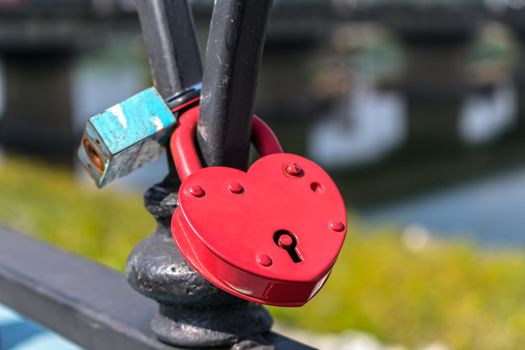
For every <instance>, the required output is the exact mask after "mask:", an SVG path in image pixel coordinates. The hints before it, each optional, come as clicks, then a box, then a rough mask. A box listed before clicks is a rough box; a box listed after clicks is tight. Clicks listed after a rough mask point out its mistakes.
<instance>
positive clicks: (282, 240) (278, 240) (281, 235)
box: [273, 230, 303, 263]
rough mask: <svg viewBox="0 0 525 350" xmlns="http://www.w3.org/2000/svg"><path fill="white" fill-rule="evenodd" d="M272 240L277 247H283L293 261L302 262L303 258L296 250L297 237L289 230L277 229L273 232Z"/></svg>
mask: <svg viewBox="0 0 525 350" xmlns="http://www.w3.org/2000/svg"><path fill="white" fill-rule="evenodd" d="M273 240H274V242H275V244H277V246H278V247H279V248H281V249H284V250H285V251H286V252H287V253H288V255H289V256H290V259H292V261H293V262H294V263H300V262H303V259H302V258H301V255H300V254H299V251H298V250H297V239H296V238H295V236H294V235H293V234H292V233H291V232H290V231H287V230H279V231H277V232H275V233H274V235H273Z"/></svg>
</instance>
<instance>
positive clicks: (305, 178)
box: [172, 153, 346, 306]
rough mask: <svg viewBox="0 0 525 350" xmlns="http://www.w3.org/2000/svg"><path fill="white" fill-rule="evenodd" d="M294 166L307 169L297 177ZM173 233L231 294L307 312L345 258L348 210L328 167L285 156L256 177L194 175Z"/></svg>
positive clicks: (271, 158)
mask: <svg viewBox="0 0 525 350" xmlns="http://www.w3.org/2000/svg"><path fill="white" fill-rule="evenodd" d="M294 164H295V165H298V166H299V170H300V171H299V172H297V171H295V175H292V174H291V173H294V171H290V170H289V168H288V167H289V166H290V165H292V166H293V165H294ZM287 169H288V170H287ZM294 170H297V168H295V169H294ZM232 184H233V186H232ZM238 185H240V186H241V187H242V191H239V186H238ZM199 188H200V189H202V190H203V191H200V189H199ZM196 189H199V191H196ZM283 232H287V234H286V235H285V236H287V235H288V237H284V238H283V240H282V242H284V243H283V244H289V243H290V242H292V241H293V242H295V243H294V244H295V249H292V250H293V252H295V253H293V254H295V255H294V256H295V261H294V259H293V258H292V253H290V252H289V251H288V250H286V249H284V248H282V247H280V246H279V242H278V237H279V234H280V233H283ZM172 233H173V236H174V239H175V241H176V242H177V245H178V246H179V248H180V250H181V252H182V254H183V255H184V257H185V258H186V260H187V261H188V262H189V263H190V265H191V266H192V267H193V268H194V269H195V270H197V271H198V272H199V273H200V274H201V275H203V276H204V277H205V278H206V279H207V280H209V281H210V282H211V283H213V284H214V285H216V286H217V287H219V288H221V289H223V290H224V291H226V292H228V293H231V294H233V295H236V296H238V297H240V298H243V299H247V300H250V301H254V302H258V303H263V304H269V305H276V306H301V305H304V304H305V303H306V302H307V301H309V300H310V299H311V298H312V297H313V296H314V295H315V294H316V293H317V292H318V291H319V289H320V288H321V287H322V286H323V284H324V283H325V282H326V279H327V278H328V276H329V274H330V271H331V269H332V266H333V264H334V263H335V261H336V259H337V256H338V254H339V251H340V250H341V248H342V246H343V242H344V239H345V236H346V209H345V205H344V202H343V199H342V198H341V195H340V193H339V191H338V189H337V187H336V185H335V184H334V183H333V181H332V180H331V178H330V176H329V175H328V174H327V173H326V172H325V171H324V170H323V169H322V168H321V167H319V166H318V165H316V164H315V163H314V162H312V161H310V160H308V159H305V158H303V157H300V156H297V155H293V154H284V153H277V154H271V155H268V156H264V157H262V158H260V159H259V160H258V161H257V162H255V163H254V164H253V165H252V166H251V167H250V169H249V170H248V172H243V171H240V170H237V169H232V168H226V167H209V168H204V169H202V170H199V171H198V172H195V173H193V174H191V175H190V176H189V177H187V178H186V179H185V180H184V181H183V183H182V186H181V189H180V192H179V207H178V208H177V209H176V211H175V214H174V215H173V220H172ZM290 238H292V240H290ZM282 242H281V243H282Z"/></svg>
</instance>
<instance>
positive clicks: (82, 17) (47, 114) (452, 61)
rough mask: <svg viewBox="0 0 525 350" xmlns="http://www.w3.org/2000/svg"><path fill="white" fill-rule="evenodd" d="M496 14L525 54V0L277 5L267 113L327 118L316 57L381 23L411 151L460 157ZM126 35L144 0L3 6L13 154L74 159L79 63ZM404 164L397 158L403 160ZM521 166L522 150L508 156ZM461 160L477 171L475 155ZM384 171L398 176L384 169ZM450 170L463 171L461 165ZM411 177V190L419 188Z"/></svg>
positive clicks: (346, 0) (265, 88)
mask: <svg viewBox="0 0 525 350" xmlns="http://www.w3.org/2000/svg"><path fill="white" fill-rule="evenodd" d="M192 6H193V10H194V15H195V20H196V25H197V28H198V32H199V33H200V34H199V36H200V37H201V44H202V43H203V42H204V40H205V35H206V32H207V29H208V23H209V18H210V16H211V9H212V2H211V1H209V0H193V1H192ZM488 21H497V22H499V23H504V24H505V25H506V26H508V28H510V29H511V30H512V31H513V32H514V34H515V35H516V36H517V38H518V39H519V42H520V47H519V51H520V52H519V53H518V55H521V51H522V50H523V45H522V42H523V39H524V38H525V1H522V0H514V1H506V0H501V1H498V0H485V1H477V0H433V1H432V0H428V1H422V0H413V1H410V0H398V1H386V0H332V1H328V0H274V8H273V13H272V17H271V20H270V25H269V31H268V36H267V48H266V52H265V58H264V64H263V67H262V74H261V78H260V91H259V98H258V100H259V102H258V103H259V106H258V107H257V110H258V111H259V112H260V113H261V114H262V115H265V116H267V118H268V119H269V120H270V123H272V120H273V123H274V124H279V123H286V121H287V120H288V121H290V123H294V124H295V125H297V124H298V123H297V121H298V119H301V120H304V119H306V120H315V119H317V118H318V117H319V115H320V114H321V112H322V111H323V110H324V109H326V104H323V103H322V101H319V98H318V97H317V96H315V95H314V94H313V93H312V91H311V89H310V88H309V87H310V85H311V84H310V81H309V79H310V78H311V77H310V76H309V75H308V67H307V66H308V65H311V61H312V57H316V56H319V53H326V52H328V53H330V52H331V51H333V47H332V46H333V42H334V40H336V39H334V36H335V35H336V32H337V30H338V29H339V28H341V27H344V26H347V25H352V24H354V23H378V24H380V25H381V26H383V27H385V28H387V29H388V30H390V31H391V32H393V33H395V35H396V37H397V38H399V42H400V44H401V46H402V48H403V50H404V52H405V56H406V74H404V75H403V77H402V78H401V79H400V81H399V82H397V83H396V84H397V86H396V89H398V90H399V91H401V93H402V94H403V96H404V97H405V98H406V101H407V109H408V120H409V122H408V140H407V146H406V147H404V148H403V152H404V153H403V155H402V157H401V158H406V157H405V156H406V154H408V155H409V156H408V158H410V160H409V161H408V163H410V164H413V163H417V164H419V163H422V164H423V163H425V164H428V162H434V160H435V159H434V158H435V157H438V158H440V159H442V160H443V159H446V160H448V159H449V158H450V157H449V154H451V153H454V152H456V151H457V150H458V149H460V147H459V146H458V142H456V141H452V142H451V136H450V135H452V134H453V133H455V132H456V128H457V119H458V115H459V110H460V108H461V103H462V100H463V99H464V98H465V96H466V95H467V93H468V91H469V86H468V84H467V83H466V82H465V79H463V77H464V75H465V74H464V72H463V69H464V61H465V50H466V48H467V47H468V45H469V44H470V42H471V40H472V38H473V36H474V35H475V33H476V32H477V31H478V30H479V28H480V27H481V26H483V25H484V24H485V23H487V22H488ZM115 33H131V34H132V35H137V36H138V35H139V33H140V26H139V24H138V21H137V18H136V13H135V8H134V0H3V1H0V57H1V62H2V65H3V71H4V74H3V76H4V86H5V101H6V103H5V105H6V107H5V109H4V117H3V118H2V119H1V120H0V144H1V145H2V146H3V147H4V148H5V149H6V150H7V151H8V152H21V153H29V154H37V155H43V156H45V157H46V158H48V159H53V160H61V161H65V162H67V163H71V162H72V159H73V156H72V154H73V149H74V148H75V147H76V146H77V143H78V139H79V135H77V134H75V133H74V132H73V131H72V130H73V126H72V118H71V114H72V113H71V110H72V103H73V102H72V100H71V75H72V69H73V62H74V60H75V59H76V58H77V57H78V56H80V55H82V54H84V53H87V52H91V51H93V50H96V49H100V48H102V47H104V46H105V45H107V43H108V38H110V37H111V36H114V35H115ZM203 46H204V45H201V47H203ZM333 54H338V53H337V52H334V53H333ZM515 78H516V80H517V90H518V101H519V102H518V103H519V104H520V105H519V108H518V111H519V117H520V118H519V120H520V123H519V125H520V126H519V127H520V130H521V131H523V130H525V123H524V122H523V120H525V106H524V105H522V104H523V102H522V101H525V67H521V66H518V68H517V72H516V75H515ZM277 129H278V130H283V131H282V132H283V133H286V132H287V130H289V129H288V128H287V127H286V126H285V127H283V128H281V127H278V128H277ZM304 134H305V132H304V133H303V135H302V136H301V137H299V139H297V138H293V139H290V140H287V135H286V134H285V135H281V139H282V140H283V143H284V145H285V147H286V148H287V149H289V150H290V151H295V152H304V144H305V143H306V141H305V138H306V136H305V135H304ZM414 145H416V147H414ZM512 147H514V148H513V149H516V147H515V145H514V146H512ZM507 150H508V149H506V148H505V149H504V152H506V153H508V152H507ZM422 155H424V157H423V156H422ZM433 157H434V158H433ZM493 158H494V159H496V158H497V159H499V160H498V161H494V162H487V161H486V157H485V158H483V159H484V160H480V157H479V155H476V157H475V159H473V160H472V161H473V164H474V165H473V167H472V169H471V170H468V171H466V173H468V174H469V175H468V176H471V175H472V174H478V173H479V166H482V167H486V168H487V169H489V168H490V169H492V168H493V167H495V166H499V164H500V163H501V162H502V161H503V160H502V159H503V158H505V157H503V158H502V157H498V156H497V154H496V156H495V157H493ZM510 158H512V157H510ZM399 159H400V158H399V157H397V158H396V164H400V163H402V162H399ZM505 159H506V158H505ZM514 161H515V157H514V158H512V160H509V161H508V162H509V163H512V162H514ZM503 162H505V161H503ZM457 164H459V165H460V166H461V167H462V168H466V167H468V164H469V161H462V160H461V161H459V162H457ZM405 165H406V164H405ZM396 166H397V165H396ZM403 166H404V165H403ZM444 167H445V168H449V167H450V165H449V164H446V165H444ZM405 168H406V169H410V170H399V172H398V175H399V176H397V177H396V176H390V177H392V178H393V179H394V181H399V179H400V178H409V176H407V173H406V171H409V173H413V172H414V167H412V166H409V167H405ZM449 169H451V168H449ZM376 170H377V169H376ZM376 170H375V171H376ZM396 171H397V170H396ZM416 172H417V171H416ZM385 173H389V174H390V175H392V172H384V171H379V172H377V171H376V172H375V174H385ZM448 173H454V174H455V175H457V172H455V171H453V170H451V171H449V172H448ZM352 176H353V179H352V181H353V183H354V184H357V185H354V186H353V188H354V191H356V192H354V195H357V196H358V197H360V195H359V190H358V189H359V188H363V189H364V190H363V191H364V192H363V193H365V192H366V197H367V198H373V197H374V195H372V194H371V192H370V191H369V190H370V188H372V193H376V194H377V196H384V195H385V194H386V193H388V191H390V190H391V187H392V186H390V185H385V186H387V187H388V188H390V189H388V188H385V187H384V186H377V184H378V183H379V184H382V183H384V184H388V183H390V182H389V181H388V179H385V178H384V176H386V175H381V176H379V175H378V177H377V178H376V181H374V183H375V184H374V185H372V186H365V185H363V186H361V185H360V181H361V180H362V182H363V184H364V183H365V182H367V183H368V182H370V179H371V176H370V174H369V173H367V172H362V171H358V172H357V173H355V174H353V175H351V176H350V177H352ZM447 176H448V175H447ZM466 176H467V175H466ZM344 177H345V179H346V178H347V177H348V174H347V173H345V174H344ZM423 178H424V177H423ZM412 182H413V181H412V180H410V183H407V184H406V185H407V186H408V187H410V186H413V183H412ZM437 182H439V181H437ZM395 187H396V188H399V187H403V186H395ZM362 197H363V198H364V197H365V194H363V195H362Z"/></svg>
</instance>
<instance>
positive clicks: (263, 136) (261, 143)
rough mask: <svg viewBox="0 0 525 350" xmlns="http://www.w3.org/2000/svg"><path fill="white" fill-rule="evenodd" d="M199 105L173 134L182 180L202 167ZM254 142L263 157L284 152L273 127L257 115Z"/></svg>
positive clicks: (177, 166) (184, 117) (252, 134)
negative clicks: (197, 146) (197, 137)
mask: <svg viewBox="0 0 525 350" xmlns="http://www.w3.org/2000/svg"><path fill="white" fill-rule="evenodd" d="M199 112H200V108H199V106H196V107H194V108H192V109H190V110H188V111H186V112H185V113H183V115H182V116H181V117H180V118H179V120H178V121H177V126H176V127H175V131H173V134H172V136H171V140H170V149H171V154H172V157H173V160H174V162H175V166H176V168H177V173H178V174H179V177H180V179H181V181H184V180H185V179H186V178H187V177H188V176H190V175H191V174H193V173H195V172H197V171H198V170H199V169H201V168H202V164H201V162H200V160H199V155H198V154H197V150H196V149H195V132H196V130H197V123H198V121H199ZM251 140H252V143H253V145H254V147H255V149H256V150H257V152H258V153H259V155H260V156H261V157H263V156H266V155H270V154H274V153H282V152H283V149H282V147H281V144H280V143H279V140H278V139H277V137H276V136H275V134H274V133H273V131H272V129H271V128H270V127H269V126H268V125H267V124H266V123H265V122H264V121H262V119H260V118H259V117H257V116H254V117H253V122H252V133H251Z"/></svg>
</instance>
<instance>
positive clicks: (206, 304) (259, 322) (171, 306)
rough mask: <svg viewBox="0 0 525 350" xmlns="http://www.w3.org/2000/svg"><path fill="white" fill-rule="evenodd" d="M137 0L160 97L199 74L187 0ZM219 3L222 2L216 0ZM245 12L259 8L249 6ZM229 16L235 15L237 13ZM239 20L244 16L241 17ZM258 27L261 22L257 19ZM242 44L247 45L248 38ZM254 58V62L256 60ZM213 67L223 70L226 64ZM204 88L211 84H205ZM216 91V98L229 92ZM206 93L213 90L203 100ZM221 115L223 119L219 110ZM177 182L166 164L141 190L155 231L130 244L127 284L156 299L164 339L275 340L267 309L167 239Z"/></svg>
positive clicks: (156, 326)
mask: <svg viewBox="0 0 525 350" xmlns="http://www.w3.org/2000/svg"><path fill="white" fill-rule="evenodd" d="M220 3H221V2H218V4H220ZM137 4H138V6H137V8H138V10H139V16H140V18H141V23H142V28H143V31H144V36H145V39H146V44H147V46H148V52H149V58H150V61H151V66H152V71H153V76H154V79H155V81H156V85H157V88H158V89H159V91H161V94H162V95H163V96H164V97H169V96H173V95H174V94H176V93H179V92H181V91H184V90H186V89H187V88H189V87H190V86H192V85H194V84H196V83H197V82H198V81H199V80H200V77H201V72H202V68H201V62H200V57H199V54H198V49H197V44H196V40H195V33H194V28H193V21H192V17H191V11H190V8H189V7H188V3H187V1H186V0H154V1H151V0H138V1H137ZM218 8H219V9H221V8H222V5H221V6H218ZM249 15H250V16H251V17H257V16H259V14H258V13H257V12H254V11H253V9H252V11H251V12H250V13H249ZM236 16H239V17H242V16H240V14H238V13H236ZM223 21H226V19H223ZM244 21H245V22H249V21H248V19H245V20H244ZM228 22H229V20H228ZM223 27H225V25H224V24H223ZM262 29H264V26H261V30H262ZM261 35H262V36H264V35H263V34H261ZM217 40H219V38H217ZM243 45H244V46H249V45H247V43H243ZM184 50H188V51H189V52H184ZM259 56H260V55H259ZM256 61H257V64H258V60H256ZM246 69H247V67H246V68H245V70H246ZM256 72H257V70H256V69H252V72H251V73H250V74H247V76H245V78H246V79H247V81H248V85H253V87H252V88H250V89H248V92H249V95H253V93H254V88H255V84H254V80H255V77H256ZM220 74H226V75H229V74H230V72H224V73H222V72H221V73H220ZM220 74H219V75H220ZM219 75H217V76H219ZM197 79H198V80H197ZM237 85H239V84H237ZM240 87H241V86H240V85H239V86H237V88H240ZM211 90H213V89H208V91H211ZM252 90H253V91H252ZM220 91H221V92H220V94H221V96H222V97H223V98H227V99H229V98H232V97H233V96H231V94H229V93H224V92H222V90H220ZM240 95H241V94H240V93H239V92H236V94H235V96H237V97H240ZM213 100H214V98H212V99H211V100H210V101H213ZM226 105H228V104H226ZM252 105H253V96H251V103H244V104H242V106H243V109H242V110H246V113H243V118H244V119H245V120H244V122H243V124H245V125H246V127H242V126H241V128H240V129H239V131H238V133H246V132H248V130H249V127H248V125H249V120H250V118H251V109H252V108H253V107H252ZM236 110H238V111H240V110H241V109H239V108H237V109H236ZM248 110H250V111H249V112H248ZM221 118H222V119H221V120H223V121H225V120H226V118H225V114H223V116H222V117H221ZM237 121H241V118H240V117H237ZM215 128H218V129H219V134H220V133H224V134H225V135H229V134H230V133H231V132H232V131H231V130H228V131H224V130H223V129H222V128H224V125H221V124H220V123H219V124H215V123H210V124H208V125H206V126H205V128H204V131H205V132H206V130H209V131H210V132H212V130H213V132H215V131H216V130H215ZM201 131H202V130H201ZM248 142H249V141H248V140H245V144H240V145H239V147H241V146H242V147H241V148H243V147H244V148H247V147H248ZM207 146H208V145H207V144H205V145H204V147H203V148H202V149H203V150H204V151H205V152H206V153H207V154H210V155H214V154H215V152H219V153H221V154H227V152H225V151H223V147H224V146H220V145H219V146H218V147H215V148H213V149H210V148H208V147H207ZM231 151H232V150H231V149H230V152H231ZM168 161H169V162H170V165H172V164H173V162H172V161H171V157H170V156H169V154H168ZM178 185H179V182H178V178H177V176H176V173H175V172H174V170H173V167H172V168H171V171H170V174H169V175H168V176H167V177H166V179H165V180H164V181H163V182H162V183H161V184H158V185H156V186H153V187H152V188H151V189H149V190H148V191H147V192H146V194H145V205H146V207H147V209H148V210H149V211H150V212H151V213H152V214H153V216H154V217H155V219H156V220H157V223H158V227H157V232H156V233H154V234H153V235H151V236H149V237H148V238H147V239H145V240H144V241H142V242H141V243H139V244H138V245H137V246H136V247H135V249H134V250H133V252H132V253H131V254H130V256H129V258H128V262H127V265H126V270H127V275H128V281H129V283H130V284H131V285H132V286H133V288H135V289H136V290H137V291H138V292H139V293H141V294H143V295H145V296H147V297H149V298H151V299H154V300H156V301H157V302H158V303H159V305H160V308H159V313H158V314H156V315H155V317H154V318H153V320H152V323H151V326H152V330H153V332H154V333H155V335H156V336H157V337H158V338H159V339H160V340H162V341H163V342H166V343H169V344H173V345H176V346H180V347H192V348H195V347H201V348H202V347H205V348H210V347H226V346H227V347H229V346H232V345H234V344H236V343H239V342H241V343H240V344H239V345H236V346H237V348H238V349H243V348H248V347H250V348H251V347H254V346H259V345H261V344H266V345H268V346H270V348H275V344H273V341H272V339H270V338H268V337H267V335H268V334H269V333H268V332H269V331H270V329H271V325H272V318H271V316H270V314H269V313H268V311H266V309H264V308H263V307H262V306H260V305H256V304H253V303H248V302H246V301H244V300H241V299H238V298H235V297H233V296H231V295H230V294H227V293H225V292H223V291H221V290H219V289H218V288H216V287H215V286H213V285H212V284H210V283H209V282H208V281H207V280H205V279H204V278H203V277H201V276H200V275H199V274H198V273H197V272H195V271H194V270H193V269H192V268H191V266H189V265H188V263H187V262H186V261H185V260H184V258H183V257H182V255H181V253H180V251H179V250H178V248H177V246H176V245H175V244H174V242H173V239H172V236H171V230H170V221H171V217H172V215H173V212H174V210H175V208H176V206H177V190H178ZM243 341H244V342H243ZM243 344H244V345H243Z"/></svg>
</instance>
